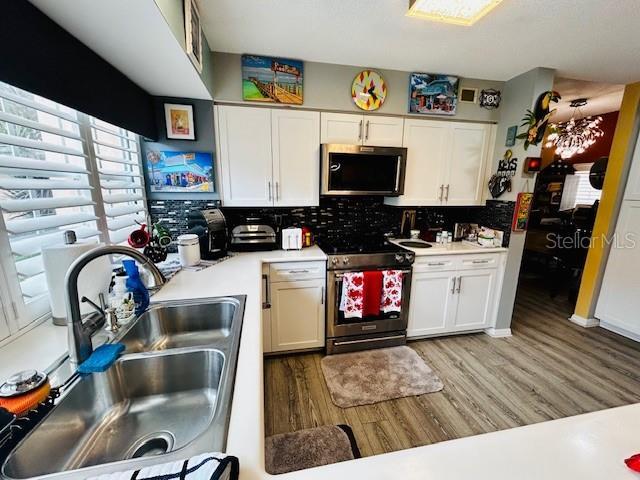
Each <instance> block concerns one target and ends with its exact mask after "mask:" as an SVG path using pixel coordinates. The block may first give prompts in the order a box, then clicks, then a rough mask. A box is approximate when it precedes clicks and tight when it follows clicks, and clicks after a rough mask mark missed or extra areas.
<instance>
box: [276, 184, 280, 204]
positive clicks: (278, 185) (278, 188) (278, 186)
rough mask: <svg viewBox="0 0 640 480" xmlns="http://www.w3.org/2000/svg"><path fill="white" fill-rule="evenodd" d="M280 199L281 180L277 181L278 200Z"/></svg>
mask: <svg viewBox="0 0 640 480" xmlns="http://www.w3.org/2000/svg"><path fill="white" fill-rule="evenodd" d="M278 200H280V182H276V201H278Z"/></svg>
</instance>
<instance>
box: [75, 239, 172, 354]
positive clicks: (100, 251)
mask: <svg viewBox="0 0 640 480" xmlns="http://www.w3.org/2000/svg"><path fill="white" fill-rule="evenodd" d="M105 255H125V256H127V257H130V258H133V259H134V260H137V261H138V263H140V265H142V266H143V267H144V268H146V269H147V270H148V271H149V272H150V273H151V275H152V276H153V279H154V281H155V287H156V288H158V287H161V286H162V285H164V284H165V283H166V279H165V277H164V275H163V274H162V272H161V271H160V270H159V269H158V267H156V266H155V265H154V263H153V262H152V261H151V260H149V259H148V258H147V257H145V256H144V255H143V254H142V253H140V252H139V251H138V250H135V249H134V248H131V247H125V246H123V245H105V246H102V247H96V248H94V249H93V250H90V251H88V252H87V253H85V254H84V255H81V256H80V257H78V259H76V261H75V262H73V263H72V264H71V266H70V267H69V270H68V271H67V275H66V277H65V280H64V281H65V292H66V296H67V325H68V327H69V358H70V359H71V362H72V364H74V365H79V364H80V363H82V362H84V361H85V360H86V359H87V358H89V356H90V355H91V353H92V352H93V346H92V345H91V335H92V334H93V333H94V331H95V324H86V325H85V324H84V323H83V322H82V315H81V313H80V303H79V302H78V276H79V275H80V272H81V271H82V269H83V268H84V267H85V266H87V264H88V263H89V262H91V261H92V260H95V259H96V258H99V257H103V256H105Z"/></svg>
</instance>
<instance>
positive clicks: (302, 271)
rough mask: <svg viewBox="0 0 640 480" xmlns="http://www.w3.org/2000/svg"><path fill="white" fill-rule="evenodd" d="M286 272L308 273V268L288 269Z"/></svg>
mask: <svg viewBox="0 0 640 480" xmlns="http://www.w3.org/2000/svg"><path fill="white" fill-rule="evenodd" d="M287 273H292V274H293V273H309V270H289V271H288V272H287Z"/></svg>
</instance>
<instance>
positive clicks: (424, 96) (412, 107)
mask: <svg viewBox="0 0 640 480" xmlns="http://www.w3.org/2000/svg"><path fill="white" fill-rule="evenodd" d="M459 83H460V78H459V77H454V76H452V75H440V74H433V73H412V74H410V75H409V113H427V114H437V115H455V114H456V108H457V106H458V85H459Z"/></svg>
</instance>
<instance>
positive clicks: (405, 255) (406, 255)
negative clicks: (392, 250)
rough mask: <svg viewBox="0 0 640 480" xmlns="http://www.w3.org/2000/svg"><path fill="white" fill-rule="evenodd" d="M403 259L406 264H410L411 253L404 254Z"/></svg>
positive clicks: (411, 259)
mask: <svg viewBox="0 0 640 480" xmlns="http://www.w3.org/2000/svg"><path fill="white" fill-rule="evenodd" d="M404 258H405V260H406V261H407V262H412V261H413V254H412V253H405V254H404Z"/></svg>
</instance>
